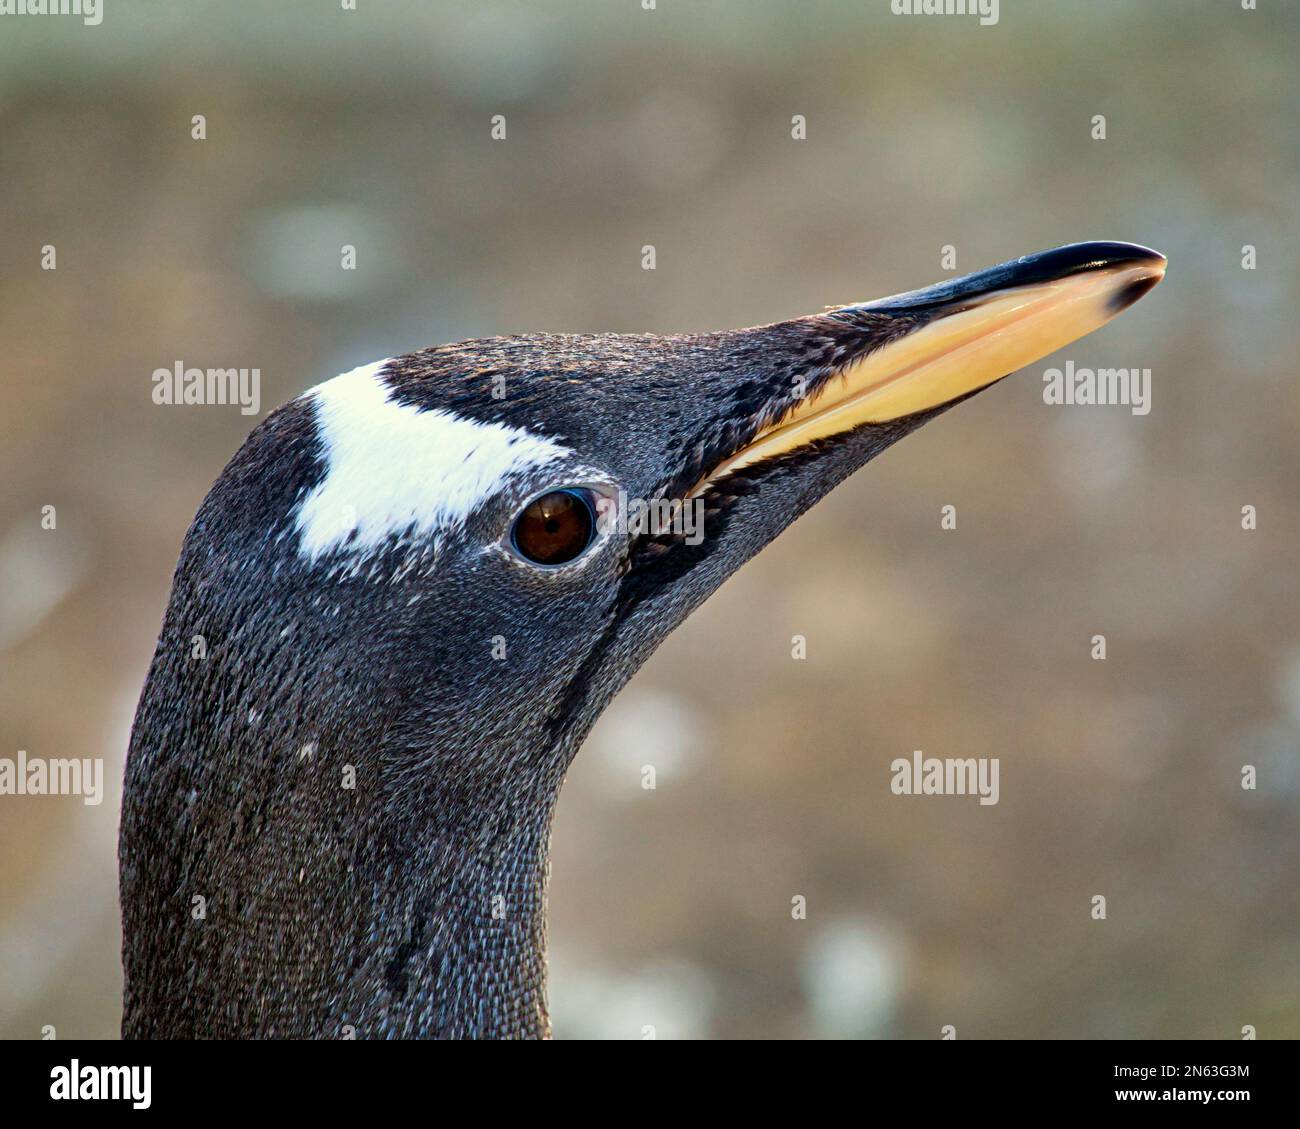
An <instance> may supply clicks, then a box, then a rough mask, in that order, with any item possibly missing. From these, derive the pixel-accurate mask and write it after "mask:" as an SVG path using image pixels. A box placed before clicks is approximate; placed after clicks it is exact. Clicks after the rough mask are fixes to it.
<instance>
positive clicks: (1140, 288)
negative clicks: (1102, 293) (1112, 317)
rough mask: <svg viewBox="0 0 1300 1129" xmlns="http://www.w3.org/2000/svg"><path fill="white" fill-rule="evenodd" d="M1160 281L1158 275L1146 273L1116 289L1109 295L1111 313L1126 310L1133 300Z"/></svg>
mask: <svg viewBox="0 0 1300 1129" xmlns="http://www.w3.org/2000/svg"><path fill="white" fill-rule="evenodd" d="M1159 281H1160V276H1159V275H1154V274H1153V275H1148V276H1147V277H1146V278H1139V279H1138V280H1137V281H1136V282H1130V283H1129V284H1128V285H1127V286H1125V287H1123V288H1122V289H1120V290H1116V291H1115V293H1114V294H1112V295H1111V296H1110V302H1109V304H1108V305H1109V309H1110V312H1111V313H1112V314H1118V313H1122V312H1123V311H1124V310H1127V309H1128V308H1129V307H1130V306H1131V305H1133V303H1134V302H1136V301H1137V300H1138V299H1139V298H1141V297H1142V295H1143V294H1145V293H1147V292H1148V291H1149V290H1151V289H1152V288H1154V287H1155V285H1156V283H1158V282H1159Z"/></svg>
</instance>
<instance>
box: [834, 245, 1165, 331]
mask: <svg viewBox="0 0 1300 1129" xmlns="http://www.w3.org/2000/svg"><path fill="white" fill-rule="evenodd" d="M1143 263H1146V264H1148V265H1150V266H1151V267H1152V268H1153V273H1152V277H1151V278H1150V279H1149V280H1148V279H1143V280H1141V281H1140V282H1134V283H1132V284H1130V285H1128V286H1125V287H1123V288H1122V289H1121V290H1120V291H1119V292H1118V294H1117V295H1116V298H1115V299H1114V300H1115V301H1117V302H1119V303H1120V304H1119V305H1118V306H1117V307H1116V312H1118V310H1121V309H1123V308H1124V307H1125V306H1130V305H1132V304H1133V303H1134V302H1136V301H1137V300H1138V299H1139V298H1141V297H1142V295H1143V294H1145V293H1146V292H1147V291H1148V290H1150V289H1151V287H1152V286H1154V285H1155V284H1156V283H1157V282H1159V281H1160V278H1161V276H1163V274H1164V267H1165V257H1164V255H1162V254H1161V253H1160V252H1159V251H1153V250H1152V249H1151V248H1150V247H1143V246H1141V245H1140V244H1137V243H1113V242H1101V241H1096V242H1092V243H1067V244H1066V245H1065V246H1064V247H1053V248H1052V250H1050V251H1039V252H1038V253H1037V254H1036V255H1025V256H1024V257H1023V258H1020V259H1012V260H1011V261H1010V262H1007V263H999V264H998V265H997V266H995V267H989V268H988V269H987V270H982V271H977V272H976V273H975V274H968V275H964V276H963V277H961V278H954V279H951V280H949V281H948V282H941V283H939V284H938V285H936V286H927V287H926V288H925V289H924V290H912V291H909V292H908V293H906V294H895V295H893V296H892V297H889V298H880V299H878V300H877V301H875V302H866V303H863V304H861V305H859V306H854V307H846V308H851V309H855V310H862V311H868V310H869V311H871V312H873V313H883V314H908V313H917V312H921V311H929V312H932V313H942V312H951V311H953V310H955V309H959V308H960V305H961V303H963V302H966V301H969V300H971V299H977V298H980V297H982V296H983V295H985V294H989V293H991V292H992V291H995V290H1006V289H1010V288H1013V287H1019V286H1036V285H1039V284H1042V283H1049V282H1057V281H1059V280H1060V279H1062V278H1068V277H1069V276H1070V275H1075V274H1082V273H1083V272H1085V271H1094V270H1110V269H1115V268H1119V267H1125V266H1140V265H1141V264H1143ZM1156 268H1158V269H1156Z"/></svg>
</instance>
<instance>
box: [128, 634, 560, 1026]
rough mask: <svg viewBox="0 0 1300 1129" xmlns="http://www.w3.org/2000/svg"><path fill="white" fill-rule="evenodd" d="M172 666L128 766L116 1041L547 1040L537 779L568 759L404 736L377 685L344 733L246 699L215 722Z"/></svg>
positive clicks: (392, 705)
mask: <svg viewBox="0 0 1300 1129" xmlns="http://www.w3.org/2000/svg"><path fill="white" fill-rule="evenodd" d="M161 650H162V649H161V648H160V651H161ZM168 650H169V651H171V652H173V653H175V652H178V651H180V650H181V648H179V647H175V648H168ZM180 665H181V660H176V659H173V658H172V657H171V655H170V654H169V655H168V656H167V657H166V658H163V659H161V661H157V660H156V662H155V667H154V669H153V670H152V671H151V674H150V680H149V683H148V685H147V686H146V689H145V694H144V696H143V698H142V699H141V705H140V712H139V713H138V714H137V718H136V726H135V730H134V732H133V735H132V748H131V754H130V757H129V758H128V766H127V775H126V786H125V791H124V802H123V814H122V825H121V861H122V905H123V928H124V937H123V942H124V944H123V952H124V962H125V966H126V967H125V971H126V980H127V984H126V1007H125V1011H124V1018H123V1033H124V1034H125V1035H126V1036H128V1037H170V1038H186V1037H208V1038H212V1037H242V1038H248V1037H298V1038H302V1037H316V1038H340V1037H343V1038H348V1037H356V1038H438V1037H446V1038H545V1037H547V1036H549V1034H550V1024H549V1018H548V1013H547V1005H546V967H545V938H546V922H545V901H546V881H547V876H548V851H549V842H550V828H551V819H552V815H553V812H554V806H555V802H556V799H557V796H558V791H559V784H560V780H561V778H562V773H558V772H556V771H553V770H549V769H547V768H546V767H545V766H547V765H552V764H556V763H557V762H558V763H564V762H565V761H566V760H567V758H557V757H556V756H555V754H554V750H550V749H545V750H540V751H537V752H534V751H532V750H524V751H521V750H520V749H518V748H515V747H513V746H512V747H509V748H504V747H493V743H492V742H491V740H490V739H488V738H487V737H486V735H482V734H480V735H479V740H478V742H477V743H471V742H469V740H468V735H467V734H466V733H465V732H464V728H463V726H462V727H454V726H449V725H445V724H444V725H440V726H431V725H430V720H429V719H428V718H427V717H425V716H423V715H422V714H418V713H417V714H416V715H415V716H412V715H406V716H404V717H403V716H402V715H401V714H400V713H398V714H397V715H396V716H398V717H400V718H401V720H399V721H397V723H396V724H393V719H394V717H395V713H394V711H395V710H396V711H400V710H401V708H402V707H401V704H400V703H399V702H397V701H393V700H385V698H384V691H383V690H382V689H380V687H379V686H378V685H375V684H374V683H372V684H371V685H370V686H369V687H367V688H366V690H367V691H370V692H367V693H362V694H359V695H357V696H356V697H354V698H353V699H352V703H353V704H352V706H351V708H350V710H349V712H348V713H346V714H344V713H335V712H333V711H332V710H331V709H329V708H325V707H324V706H323V705H322V706H321V708H318V709H313V708H311V706H310V703H309V702H307V703H300V704H298V708H286V703H285V702H284V701H283V700H278V698H277V695H276V693H275V690H274V688H271V690H270V695H271V696H270V697H269V698H268V688H267V687H266V686H265V685H263V684H259V683H257V682H256V681H249V682H247V683H245V684H244V685H243V691H242V693H241V694H239V695H238V696H236V698H235V700H234V701H233V702H230V703H229V705H228V706H226V708H224V709H223V710H222V711H221V714H220V715H219V716H217V718H216V720H215V723H214V719H213V715H212V713H211V712H210V709H209V705H210V703H211V702H212V697H211V696H204V697H203V698H196V697H193V696H188V697H187V695H186V694H185V692H184V691H183V690H181V689H179V688H180V687H182V686H186V677H187V675H186V673H185V672H183V671H182V670H181V669H180ZM173 667H176V668H177V669H172V668H173ZM188 677H189V678H190V679H191V685H192V679H193V677H194V676H193V674H192V673H191V674H189V675H188ZM352 686H353V689H354V690H356V689H357V686H356V683H355V682H353V684H352ZM309 698H310V699H313V700H315V701H316V702H317V703H318V705H319V704H321V703H324V702H325V701H327V700H333V701H337V700H338V697H337V696H333V697H332V698H327V697H326V696H325V695H323V694H319V695H318V694H314V693H313V694H309ZM408 700H409V699H408ZM178 702H184V703H185V707H184V713H185V716H184V717H183V718H182V719H180V720H179V721H178V719H177V717H176V716H175V707H176V704H177V703H178ZM205 703H207V705H205ZM361 703H364V708H361ZM304 706H305V707H306V708H302V707H304ZM231 707H233V708H231ZM288 713H292V714H293V715H294V716H296V717H297V718H299V719H301V720H300V721H299V722H298V723H297V724H295V725H294V726H293V727H292V728H283V729H277V728H275V719H276V718H277V717H279V718H284V717H285V715H286V714H288ZM308 719H310V720H308ZM381 719H385V720H381ZM199 734H203V735H204V736H203V737H199V736H198V735H199ZM484 765H490V766H494V767H493V768H492V769H491V770H490V771H489V770H487V769H484V768H482V766H484ZM501 765H512V766H514V767H515V768H516V769H517V771H515V772H513V773H509V774H505V773H502V772H501V771H500V769H499V766H501ZM476 766H478V770H477V771H476ZM196 896H198V897H200V898H201V899H202V901H203V917H202V918H201V919H200V918H197V917H195V916H194V913H193V912H192V911H193V907H194V906H195V905H197V904H198V903H196V902H195V901H194V898H195V897H196ZM178 920H180V921H184V922H185V925H184V927H182V928H177V926H176V922H177V921H178ZM177 985H184V986H185V989H184V991H178V990H177Z"/></svg>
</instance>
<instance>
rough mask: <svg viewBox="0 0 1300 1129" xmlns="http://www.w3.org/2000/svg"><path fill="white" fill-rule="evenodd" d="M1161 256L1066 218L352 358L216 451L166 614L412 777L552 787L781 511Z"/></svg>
mask: <svg viewBox="0 0 1300 1129" xmlns="http://www.w3.org/2000/svg"><path fill="white" fill-rule="evenodd" d="M1163 271H1164V259H1163V257H1161V256H1160V255H1158V254H1157V253H1155V252H1153V251H1149V250H1147V249H1145V248H1140V247H1136V246H1133V245H1129V244H1114V243H1092V244H1076V245H1072V246H1070V247H1065V248H1059V249H1057V250H1055V251H1050V252H1045V253H1043V254H1040V255H1036V256H1030V257H1027V258H1024V259H1020V260H1016V261H1014V262H1011V263H1006V264H1002V265H1001V266H998V267H994V268H992V269H990V270H987V271H982V272H980V273H978V274H975V275H970V276H967V277H965V278H961V279H956V280H952V281H949V282H946V283H943V284H940V285H938V286H934V287H930V288H928V289H925V290H920V291H914V292H911V293H908V294H902V295H898V296H896V297H893V298H888V299H882V300H879V301H876V302H870V303H863V304H856V305H849V306H843V307H838V308H835V309H831V310H828V311H826V312H824V313H821V314H815V315H812V316H808V317H802V318H797V319H794V320H791V321H785V322H780V323H777V324H774V325H767V326H761V327H757V328H751V329H743V330H736V331H728V332H722V333H712V334H703V335H692V336H666V337H664V336H647V335H594V336H588V335H582V336H553V335H532V336H524V337H509V338H497V339H492V340H483V341H466V342H462V343H459V344H455V345H445V346H438V347H435V348H430V349H425V350H421V351H419V352H416V353H412V354H408V355H406V356H402V357H397V358H394V359H391V360H388V361H383V362H379V363H377V364H374V365H368V366H365V367H363V368H359V369H355V370H353V371H352V372H349V373H345V374H344V375H343V376H340V377H337V378H335V379H333V380H331V381H327V382H326V383H324V384H322V385H319V386H317V387H316V388H314V389H312V390H310V391H309V392H307V393H305V394H304V395H303V396H302V397H300V398H299V399H298V400H296V401H294V402H292V403H291V404H289V405H287V406H286V407H285V408H283V409H281V410H280V411H279V412H277V413H274V414H273V415H272V416H271V417H269V418H268V419H267V420H266V421H264V422H263V424H262V425H261V426H260V427H259V428H258V429H257V430H256V431H255V432H254V434H253V435H252V436H251V437H250V439H249V441H248V443H247V444H246V445H245V447H244V449H243V450H241V451H240V453H239V454H238V455H237V456H236V457H235V459H234V460H233V461H232V463H231V464H230V466H229V467H228V468H227V469H226V471H225V472H224V474H223V476H222V478H221V479H220V480H219V481H218V483H217V485H216V486H215V487H214V489H213V492H212V494H211V495H210V496H209V498H208V500H207V502H206V503H205V504H204V507H203V509H201V510H200V513H199V515H198V518H197V519H196V521H195V525H194V527H193V528H192V530H191V532H190V535H189V538H188V539H187V544H186V548H185V551H184V553H183V555H182V560H181V564H180V566H179V568H178V574H177V584H176V595H174V597H173V611H174V612H176V614H178V615H179V616H181V617H182V619H183V618H184V617H185V616H189V617H191V618H192V619H193V620H194V621H195V622H194V623H193V624H191V625H190V626H189V628H185V627H183V626H182V625H180V624H177V625H176V626H177V629H178V630H181V631H184V632H185V633H186V634H193V633H195V631H196V630H197V627H196V626H195V625H196V624H197V625H198V626H201V625H202V624H201V622H200V621H206V622H208V623H209V625H210V626H213V625H218V626H214V630H216V633H217V635H218V636H219V643H220V645H222V646H224V647H226V648H227V649H228V653H229V655H230V657H231V658H232V660H237V661H238V663H239V664H242V666H243V672H242V674H240V675H238V676H237V677H238V678H239V680H240V682H241V685H243V686H244V690H243V691H242V692H243V693H245V694H253V695H259V694H260V695H261V697H262V698H264V699H266V702H267V706H268V708H271V709H277V708H278V709H280V710H292V711H294V712H295V717H296V718H297V719H298V720H297V721H296V723H295V724H296V726H297V728H298V729H301V728H302V727H303V726H307V727H311V726H316V727H320V728H327V727H333V728H334V729H335V730H338V729H340V728H343V727H348V726H351V727H352V728H353V729H354V730H357V731H361V732H364V733H366V734H367V738H366V739H367V740H369V741H372V742H375V743H378V744H379V745H381V746H382V750H383V751H382V756H383V758H384V761H385V764H386V766H387V771H389V772H390V773H391V774H392V776H393V778H394V779H397V780H405V781H407V782H408V783H410V784H411V785H412V790H413V791H416V792H418V787H417V786H416V785H417V784H418V781H419V780H420V779H422V778H427V776H428V775H429V774H433V775H438V776H441V777H442V779H443V780H444V783H445V780H446V779H447V778H449V777H451V778H455V779H456V780H458V781H462V782H464V787H465V788H466V794H469V792H470V791H471V790H472V789H473V788H475V787H476V786H482V787H483V788H485V789H489V790H492V791H510V790H513V789H527V788H532V787H535V786H536V785H537V784H538V782H543V783H547V784H550V785H553V786H558V783H559V780H560V779H561V778H562V776H563V773H564V770H565V769H566V768H567V765H568V762H569V760H570V758H571V757H572V755H573V752H574V751H575V750H576V748H577V746H578V744H579V743H580V742H581V739H582V737H583V736H584V735H585V734H586V732H587V730H588V729H589V728H590V726H591V724H592V723H593V722H594V720H595V718H596V717H597V716H598V714H599V713H600V711H601V709H603V707H604V706H605V704H606V703H607V702H608V701H609V700H610V698H611V697H612V696H613V695H614V694H615V693H616V692H617V691H618V690H619V689H620V688H621V687H622V686H623V684H624V683H625V682H626V681H627V679H628V678H629V677H630V676H631V675H632V674H633V673H634V672H635V670H636V669H637V668H638V667H639V666H640V664H641V663H642V662H643V661H644V660H645V659H646V657H648V656H649V654H650V653H651V652H652V651H653V650H654V649H655V647H656V646H657V645H658V644H659V643H660V642H662V641H663V640H664V639H665V638H666V637H667V636H668V634H669V633H670V632H671V631H672V630H673V629H674V628H675V627H676V626H678V624H680V623H681V622H682V620H683V619H684V618H685V617H686V616H687V615H689V613H690V612H691V611H692V610H693V609H694V608H696V607H697V606H698V605H699V604H700V603H701V602H702V601H703V600H705V599H706V598H707V597H708V596H709V595H710V594H711V593H712V592H714V591H715V590H716V589H717V588H718V586H719V585H720V584H722V583H723V581H725V580H726V579H727V577H729V576H730V575H731V574H732V573H733V572H735V571H736V570H737V569H738V568H739V567H740V566H741V565H742V564H743V563H744V562H745V561H746V560H748V559H749V558H750V557H751V556H753V555H754V554H755V553H756V552H758V551H759V550H760V549H762V548H763V546H765V545H766V544H768V543H769V542H771V541H772V540H773V539H774V538H775V537H776V536H777V535H778V534H779V533H780V532H781V531H782V530H783V529H785V528H786V527H787V526H788V525H789V524H790V523H791V522H792V521H794V520H795V518H797V517H798V516H799V515H800V514H802V513H803V512H804V511H806V510H807V509H808V508H809V507H810V506H812V505H813V504H814V503H816V502H817V501H818V500H819V499H820V498H822V497H823V496H824V495H825V494H826V493H827V492H828V491H829V490H831V489H832V488H833V487H834V486H835V485H836V484H838V483H839V482H841V481H843V480H844V479H845V478H846V477H847V476H848V475H850V474H852V473H853V472H854V471H855V470H857V469H859V468H860V467H861V466H863V465H864V464H865V463H866V462H868V461H869V460H870V459H871V458H872V457H874V456H875V455H876V454H878V453H880V452H881V451H883V450H885V449H886V448H887V447H889V446H891V445H892V444H893V443H895V442H897V441H898V440H899V439H901V438H902V437H903V436H905V435H907V434H909V433H911V432H912V431H914V430H916V428H918V427H919V426H920V425H921V424H923V423H925V422H926V421H927V420H929V419H931V418H933V417H934V416H935V415H936V414H938V413H940V412H942V411H944V410H945V409H946V408H948V407H950V406H952V405H953V404H955V403H957V402H958V401H960V400H962V399H964V398H966V397H967V396H970V395H973V394H974V393H975V392H976V391H978V390H980V389H981V388H983V387H986V386H988V385H989V384H991V383H993V382H995V381H997V380H998V379H1000V378H1002V377H1003V376H1005V375H1007V374H1008V373H1010V372H1012V371H1014V370H1015V369H1017V368H1019V367H1021V366H1023V365H1025V364H1027V363H1030V362H1032V361H1033V360H1036V359H1037V358H1039V357H1041V356H1044V355H1045V354H1047V353H1048V352H1051V351H1052V350H1053V349H1055V348H1058V347H1059V346H1061V345H1063V344H1065V343H1067V342H1069V341H1071V340H1073V339H1075V338H1077V337H1079V336H1081V335H1082V334H1084V333H1086V332H1089V331H1090V330H1091V329H1093V328H1096V327H1098V326H1100V325H1102V324H1104V323H1105V322H1106V321H1108V320H1109V319H1110V318H1111V317H1113V316H1114V315H1115V314H1116V313H1118V312H1119V311H1120V310H1121V309H1123V308H1124V307H1125V306H1126V305H1128V304H1131V302H1132V301H1135V300H1136V298H1137V297H1139V296H1140V295H1141V294H1142V293H1144V292H1145V290H1147V289H1149V288H1150V287H1151V286H1153V285H1154V284H1155V282H1157V281H1159V279H1160V277H1161V276H1162V275H1163ZM218 592H221V593H224V594H225V599H224V601H218V600H217V598H216V593H218ZM178 608H179V611H178V610H177V609H178ZM259 679H260V680H261V681H260V683H259ZM214 692H215V691H214ZM362 719H364V721H363V720H362Z"/></svg>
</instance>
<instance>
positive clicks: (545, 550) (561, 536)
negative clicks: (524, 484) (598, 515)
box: [511, 490, 596, 565]
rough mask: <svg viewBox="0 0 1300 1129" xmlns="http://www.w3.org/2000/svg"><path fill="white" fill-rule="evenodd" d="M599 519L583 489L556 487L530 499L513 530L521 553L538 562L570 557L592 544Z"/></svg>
mask: <svg viewBox="0 0 1300 1129" xmlns="http://www.w3.org/2000/svg"><path fill="white" fill-rule="evenodd" d="M595 533H596V519H595V515H594V514H593V513H592V509H591V502H590V501H588V499H587V495H586V493H585V492H584V491H581V490H553V491H552V492H551V493H549V494H543V495H542V496H541V497H540V498H537V499H535V500H534V501H532V502H529V503H528V506H527V507H526V508H525V509H524V511H523V513H521V514H520V515H519V516H518V517H517V518H515V528H514V531H513V532H512V534H511V537H512V539H513V540H514V545H515V549H516V550H517V551H518V553H519V555H520V556H521V557H524V558H525V559H526V560H530V561H534V562H535V563H537V564H544V565H557V564H564V563H565V561H571V560H573V558H574V557H576V556H578V555H579V554H580V553H581V552H582V551H583V549H585V548H586V547H587V546H588V545H590V544H591V542H592V539H593V538H594V536H595Z"/></svg>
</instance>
